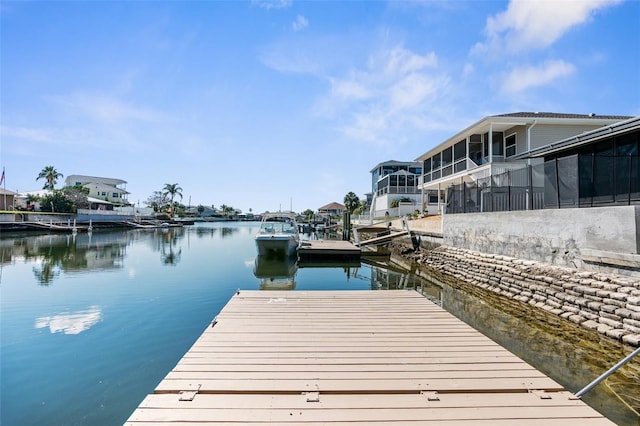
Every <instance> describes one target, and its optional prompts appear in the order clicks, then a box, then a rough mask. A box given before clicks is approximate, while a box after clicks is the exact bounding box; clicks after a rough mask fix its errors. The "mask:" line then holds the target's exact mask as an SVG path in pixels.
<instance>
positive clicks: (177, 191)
mask: <svg viewBox="0 0 640 426" xmlns="http://www.w3.org/2000/svg"><path fill="white" fill-rule="evenodd" d="M167 195H168V196H169V198H170V200H171V204H170V206H171V209H172V210H171V212H172V213H173V199H174V198H175V197H176V195H177V196H179V197H180V199H181V200H182V188H180V186H179V185H178V184H177V183H165V184H164V188H163V189H162V196H163V197H166V196H167Z"/></svg>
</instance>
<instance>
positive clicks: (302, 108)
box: [0, 0, 640, 212]
mask: <svg viewBox="0 0 640 426" xmlns="http://www.w3.org/2000/svg"><path fill="white" fill-rule="evenodd" d="M0 19H1V22H0V24H1V28H0V31H1V40H0V42H1V51H0V54H1V63H0V67H1V69H0V71H1V74H0V89H1V94H0V107H1V110H0V112H1V116H0V119H1V123H0V124H1V133H0V137H1V147H0V164H1V165H2V167H4V168H5V169H6V188H7V189H9V190H12V191H16V190H17V191H29V190H36V189H41V187H42V183H43V181H42V180H41V181H38V182H36V180H35V179H36V176H37V175H38V173H39V172H40V170H42V168H43V167H45V166H49V165H52V166H54V167H56V169H57V170H58V171H59V172H61V173H62V174H64V175H65V176H67V175H70V174H84V175H93V176H104V177H114V178H120V179H124V180H126V181H127V182H128V184H127V190H128V191H129V192H131V194H130V196H129V201H131V202H134V203H138V202H140V203H141V204H144V202H145V200H146V199H147V198H148V197H149V195H151V194H152V193H153V191H158V190H161V189H162V187H163V186H164V184H165V183H178V184H179V185H180V186H181V187H182V189H183V196H184V198H183V202H184V203H185V204H188V202H189V200H191V204H192V205H197V204H205V205H215V206H216V207H217V206H220V205H221V204H226V205H231V206H233V207H236V208H240V209H242V210H243V211H245V212H247V211H249V209H252V211H254V212H262V211H265V210H270V211H274V210H278V209H280V208H282V209H289V207H291V206H292V207H293V210H294V211H303V210H305V209H307V208H310V209H313V210H315V209H317V208H318V207H321V206H323V205H324V204H327V203H329V202H332V201H338V202H342V201H343V198H344V195H345V194H346V193H347V192H349V191H353V192H355V193H356V194H357V195H358V196H360V197H363V196H364V193H365V192H367V191H369V190H370V188H371V177H370V174H369V171H370V170H371V169H372V168H373V167H374V166H375V165H376V164H378V163H380V162H383V161H387V160H391V159H393V160H413V159H415V158H417V157H418V156H419V155H421V154H422V153H424V152H426V151H428V150H429V149H430V148H432V147H433V146H435V145H437V144H438V143H440V142H442V141H443V140H444V139H446V138H447V137H449V136H452V135H453V134H455V133H457V132H458V131H459V130H462V129H463V128H465V127H467V126H469V125H470V124H473V123H474V122H476V121H478V120H480V119H481V118H483V117H485V116H487V115H493V114H500V113H509V112H517V111H549V112H566V113H585V114H587V113H592V112H593V113H597V114H620V115H640V26H639V25H638V22H640V1H637V0H633V1H605V0H589V1H588V0H573V1H511V2H506V1H469V2H466V1H445V2H438V1H412V2H400V1H392V2H383V1H364V2H358V1H322V2H312V1H288V0H279V1H259V0H257V1H229V2H222V1H124V2H116V1H84V2H81V1H7V0H3V1H2V3H1V4H0ZM63 180H64V179H63ZM58 186H60V184H59V185H58Z"/></svg>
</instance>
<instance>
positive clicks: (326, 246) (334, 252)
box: [298, 240, 360, 262]
mask: <svg viewBox="0 0 640 426" xmlns="http://www.w3.org/2000/svg"><path fill="white" fill-rule="evenodd" d="M298 258H299V259H300V260H301V261H303V262H304V261H314V260H360V248H359V247H357V246H356V245H354V244H353V243H352V242H350V241H341V240H309V241H303V242H302V244H301V245H300V247H299V248H298Z"/></svg>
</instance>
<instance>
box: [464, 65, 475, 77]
mask: <svg viewBox="0 0 640 426" xmlns="http://www.w3.org/2000/svg"><path fill="white" fill-rule="evenodd" d="M474 71H475V67H474V66H473V64H472V63H466V64H464V68H463V70H462V76H463V77H468V76H470V75H471V74H473V72H474Z"/></svg>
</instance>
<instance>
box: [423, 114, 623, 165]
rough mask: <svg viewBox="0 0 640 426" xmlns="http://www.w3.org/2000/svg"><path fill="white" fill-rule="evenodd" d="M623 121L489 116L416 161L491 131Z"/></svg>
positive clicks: (612, 119) (596, 124)
mask: <svg viewBox="0 0 640 426" xmlns="http://www.w3.org/2000/svg"><path fill="white" fill-rule="evenodd" d="M621 120H623V119H622V118H621V119H616V118H612V117H608V116H603V117H549V116H544V115H542V114H541V116H536V115H535V114H531V115H526V116H516V117H509V116H500V115H497V116H489V117H485V118H483V119H482V120H480V121H478V122H476V123H474V124H472V125H471V126H469V127H467V128H466V129H464V130H462V131H460V132H458V133H456V134H455V135H454V136H452V137H450V138H449V139H447V140H445V141H444V142H442V143H440V144H438V145H437V146H435V147H434V148H432V149H431V150H429V151H427V152H425V153H424V154H422V155H421V156H419V157H418V158H416V161H424V160H426V159H427V158H429V157H431V156H433V155H435V154H437V153H438V152H440V151H442V150H444V149H447V148H449V147H450V146H453V145H455V144H456V143H458V142H460V141H462V140H465V139H466V138H467V137H469V136H471V135H474V134H483V133H487V132H489V131H490V130H491V131H493V132H504V131H505V130H508V129H510V128H512V127H515V126H530V125H533V124H556V125H565V126H566V125H591V126H607V125H611V124H612V123H615V122H616V121H621Z"/></svg>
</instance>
